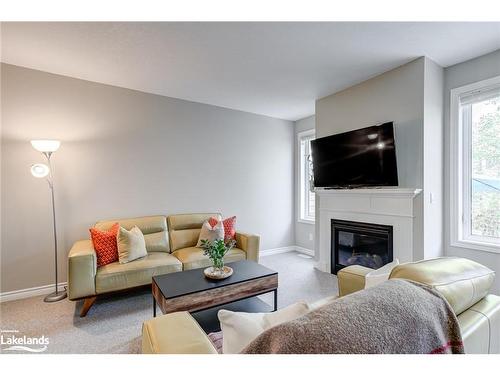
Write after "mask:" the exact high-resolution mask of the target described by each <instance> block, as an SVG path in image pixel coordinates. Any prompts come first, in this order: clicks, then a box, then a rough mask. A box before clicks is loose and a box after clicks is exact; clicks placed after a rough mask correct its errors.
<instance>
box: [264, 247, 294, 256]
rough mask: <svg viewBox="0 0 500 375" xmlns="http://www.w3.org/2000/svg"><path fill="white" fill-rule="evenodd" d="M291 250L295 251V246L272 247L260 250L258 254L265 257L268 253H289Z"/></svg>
mask: <svg viewBox="0 0 500 375" xmlns="http://www.w3.org/2000/svg"><path fill="white" fill-rule="evenodd" d="M291 251H295V246H285V247H275V248H274V249H266V250H261V251H260V252H259V255H260V256H261V257H267V256H269V255H276V254H282V253H289V252H291Z"/></svg>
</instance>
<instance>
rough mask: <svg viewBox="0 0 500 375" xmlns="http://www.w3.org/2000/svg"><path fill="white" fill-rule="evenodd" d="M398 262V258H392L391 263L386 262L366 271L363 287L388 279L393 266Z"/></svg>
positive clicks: (366, 287)
mask: <svg viewBox="0 0 500 375" xmlns="http://www.w3.org/2000/svg"><path fill="white" fill-rule="evenodd" d="M398 264H399V260H398V259H394V261H392V262H391V263H387V264H386V265H384V266H382V267H380V268H378V269H376V270H373V271H371V272H368V273H367V274H366V276H365V289H368V288H372V287H374V286H375V285H378V284H380V283H383V282H384V281H387V280H389V275H390V274H391V271H392V269H393V268H394V267H396V266H397V265H398Z"/></svg>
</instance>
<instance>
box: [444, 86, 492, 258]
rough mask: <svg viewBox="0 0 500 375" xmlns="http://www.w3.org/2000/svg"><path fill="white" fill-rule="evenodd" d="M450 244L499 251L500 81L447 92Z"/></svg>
mask: <svg viewBox="0 0 500 375" xmlns="http://www.w3.org/2000/svg"><path fill="white" fill-rule="evenodd" d="M450 109H451V113H450V119H451V130H452V132H451V140H452V145H451V146H452V147H451V152H452V154H451V161H452V168H451V177H452V178H451V193H452V196H451V198H452V202H451V219H452V221H451V223H452V225H451V231H450V233H451V235H452V238H451V242H452V245H454V246H461V247H468V248H473V249H479V250H487V251H493V252H500V77H496V78H493V79H489V80H486V81H482V82H478V83H475V84H472V85H468V86H465V87H461V88H457V89H454V90H452V96H451V106H450Z"/></svg>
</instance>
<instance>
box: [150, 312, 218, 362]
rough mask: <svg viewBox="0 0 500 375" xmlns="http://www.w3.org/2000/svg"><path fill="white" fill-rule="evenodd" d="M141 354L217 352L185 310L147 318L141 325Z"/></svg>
mask: <svg viewBox="0 0 500 375" xmlns="http://www.w3.org/2000/svg"><path fill="white" fill-rule="evenodd" d="M142 353H143V354H217V350H216V349H215V347H214V346H213V345H212V342H211V341H210V339H209V338H208V336H207V335H206V333H205V332H204V331H203V329H201V327H200V325H199V324H198V322H197V321H196V320H195V319H194V318H193V317H192V316H191V315H190V314H189V313H188V312H186V311H180V312H175V313H171V314H166V315H162V316H159V317H157V318H153V319H150V320H147V321H145V322H144V323H143V325H142Z"/></svg>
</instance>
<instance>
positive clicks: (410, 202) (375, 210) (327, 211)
mask: <svg viewBox="0 0 500 375" xmlns="http://www.w3.org/2000/svg"><path fill="white" fill-rule="evenodd" d="M420 193H421V189H413V188H380V189H339V190H336V189H331V190H319V189H318V190H316V197H317V200H318V206H317V207H318V211H319V218H318V217H317V223H316V224H317V232H316V235H317V238H318V241H317V247H316V254H317V256H316V261H317V263H316V268H318V269H319V270H321V271H324V272H330V263H331V259H330V256H331V220H332V219H338V220H349V221H358V222H365V223H373V224H383V225H391V226H392V227H393V231H394V233H393V234H394V235H393V249H394V250H393V251H394V258H398V259H399V261H400V262H410V261H414V260H417V259H422V258H423V250H422V241H423V235H422V200H421V194H420ZM318 219H319V220H318Z"/></svg>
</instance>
